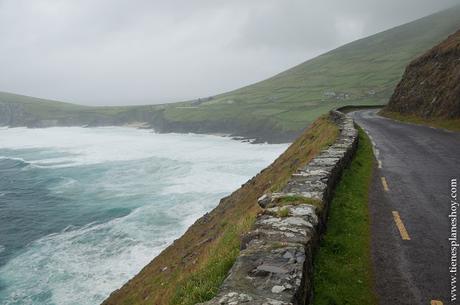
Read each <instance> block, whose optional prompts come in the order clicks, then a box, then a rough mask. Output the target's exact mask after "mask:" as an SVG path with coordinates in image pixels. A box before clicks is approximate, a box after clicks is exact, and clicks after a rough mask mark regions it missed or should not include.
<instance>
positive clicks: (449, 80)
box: [385, 30, 460, 119]
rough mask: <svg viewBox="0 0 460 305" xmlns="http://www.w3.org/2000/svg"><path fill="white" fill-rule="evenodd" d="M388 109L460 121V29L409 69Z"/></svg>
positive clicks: (416, 60) (411, 64) (419, 58)
mask: <svg viewBox="0 0 460 305" xmlns="http://www.w3.org/2000/svg"><path fill="white" fill-rule="evenodd" d="M385 110H387V111H392V112H399V113H402V114H413V115H417V116H420V117H423V118H449V119H453V118H460V30H459V31H457V32H456V33H455V34H453V35H451V36H449V37H448V38H447V39H446V40H444V41H443V42H441V43H440V44H439V45H437V46H435V47H434V48H432V49H431V50H429V51H428V52H426V53H425V54H423V55H422V56H420V57H418V58H417V59H415V60H414V61H412V62H411V63H410V64H409V65H408V66H407V68H406V71H405V73H404V75H403V77H402V80H401V81H400V83H399V84H398V85H397V87H396V89H395V91H394V93H393V95H392V97H391V99H390V101H389V103H388V106H387V107H386V109H385Z"/></svg>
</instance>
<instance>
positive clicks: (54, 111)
mask: <svg viewBox="0 0 460 305" xmlns="http://www.w3.org/2000/svg"><path fill="white" fill-rule="evenodd" d="M459 15H460V6H456V7H453V8H451V9H448V10H445V11H442V12H439V13H436V14H432V15H430V16H427V17H424V18H421V19H418V20H415V21H413V22H409V23H407V24H403V25H400V26H397V27H395V28H392V29H389V30H386V31H383V32H381V33H377V34H375V35H372V36H369V37H366V38H363V39H359V40H357V41H354V42H351V43H349V44H346V45H344V46H341V47H338V48H336V49H334V50H331V51H329V52H327V53H324V54H322V55H320V56H318V57H316V58H313V59H310V60H308V61H305V62H303V63H301V64H299V65H297V66H295V67H293V68H291V69H288V70H286V71H284V72H282V73H279V74H277V75H275V76H273V77H271V78H268V79H266V80H263V81H261V82H258V83H255V84H252V85H249V86H246V87H243V88H240V89H237V90H234V91H231V92H227V93H223V94H218V95H215V96H211V97H202V98H199V99H196V100H192V101H185V102H180V103H171V104H162V105H146V106H126V107H85V106H81V105H74V104H69V103H60V102H56V101H47V100H43V99H37V98H30V97H24V96H18V95H14V94H7V93H1V92H0V125H4V126H5V125H6V126H28V127H46V126H107V125H124V124H129V123H133V122H143V123H146V124H144V125H148V126H150V127H151V128H153V129H155V130H156V131H157V132H194V133H225V134H231V135H234V136H241V137H246V138H254V139H256V140H257V141H259V142H260V141H267V142H270V143H276V142H290V141H292V140H294V139H295V138H296V137H297V136H298V135H300V134H301V132H302V130H303V129H304V128H305V126H307V125H308V124H311V123H312V122H313V121H314V120H315V119H316V118H317V117H318V116H320V115H322V114H325V113H327V112H328V111H330V110H331V109H335V108H337V107H341V106H345V105H349V104H353V105H376V104H383V103H385V102H386V101H387V100H388V98H389V97H390V96H391V94H392V93H393V91H394V88H395V86H396V84H397V82H398V81H399V80H400V78H401V75H402V74H403V72H404V68H405V67H406V66H407V64H408V63H409V62H410V61H411V60H413V59H414V58H416V57H417V56H419V55H420V54H422V52H424V51H425V50H426V49H427V48H429V47H431V46H433V45H435V44H437V43H439V42H440V41H442V40H443V39H445V38H446V37H447V36H448V35H449V34H451V33H452V32H454V31H455V30H457V29H458V28H460V18H458V16H459Z"/></svg>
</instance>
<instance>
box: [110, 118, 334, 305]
mask: <svg viewBox="0 0 460 305" xmlns="http://www.w3.org/2000/svg"><path fill="white" fill-rule="evenodd" d="M337 135H338V128H337V126H336V125H335V123H334V122H333V121H332V120H331V119H330V118H329V117H321V118H320V119H318V120H317V121H315V122H314V123H313V124H312V126H311V127H310V128H309V129H307V130H305V131H304V132H303V133H302V135H301V136H300V137H299V138H298V139H297V140H296V141H295V142H294V143H293V144H292V145H291V146H290V147H289V148H288V149H287V150H286V151H285V152H284V153H283V154H282V155H281V156H280V157H279V158H278V159H276V160H275V161H274V162H273V164H271V165H270V166H269V167H267V168H266V169H264V170H262V171H261V172H260V173H259V174H258V175H256V176H255V177H254V178H252V179H250V180H249V181H248V182H246V183H245V184H244V185H242V186H241V188H240V189H238V190H236V191H235V192H234V193H232V194H231V195H230V196H228V197H225V198H223V199H222V200H221V201H220V203H219V205H218V206H217V207H216V208H215V209H214V210H213V211H211V212H210V213H208V214H206V215H204V216H203V217H202V218H200V219H199V220H197V221H196V222H195V223H194V224H193V225H192V226H191V227H190V228H189V229H188V230H187V232H186V233H185V234H184V235H183V236H181V237H180V238H179V239H177V240H176V241H175V242H174V243H173V244H172V245H170V246H169V247H168V248H166V249H165V250H164V251H163V252H162V253H161V254H160V255H159V256H157V257H155V258H154V259H153V260H152V262H151V263H149V264H148V265H147V266H146V267H145V268H144V269H143V270H142V271H141V272H140V273H139V274H138V275H136V276H135V277H134V278H133V279H131V280H130V281H129V282H127V283H126V284H125V285H124V286H123V287H121V288H120V289H119V290H117V291H115V292H113V293H112V295H111V296H110V297H109V298H108V299H107V300H106V301H105V302H104V303H103V304H104V305H121V304H134V305H135V304H195V303H198V302H200V301H203V300H208V299H210V298H211V297H212V296H213V295H214V294H215V293H216V292H217V291H218V289H219V286H220V284H221V283H222V281H223V280H224V278H225V277H226V276H227V272H228V270H229V269H230V268H231V267H232V265H233V263H234V261H235V259H236V257H237V255H238V253H239V249H240V237H241V235H243V234H244V233H247V232H248V231H249V230H250V228H251V227H252V225H253V224H254V221H255V219H256V215H257V214H258V213H260V212H261V211H262V210H261V208H260V207H259V205H258V202H257V199H258V198H259V197H260V196H262V195H263V194H264V193H267V192H276V191H281V190H282V188H283V187H284V186H285V185H286V184H287V183H288V180H289V179H290V177H291V175H292V174H293V173H294V172H295V171H297V169H298V168H300V167H302V166H304V165H306V164H307V163H309V162H310V161H311V160H312V159H313V158H314V157H315V156H316V155H317V154H318V153H319V152H320V151H321V150H322V149H323V148H324V147H327V146H329V145H330V144H331V143H333V142H334V140H335V139H336V137H337Z"/></svg>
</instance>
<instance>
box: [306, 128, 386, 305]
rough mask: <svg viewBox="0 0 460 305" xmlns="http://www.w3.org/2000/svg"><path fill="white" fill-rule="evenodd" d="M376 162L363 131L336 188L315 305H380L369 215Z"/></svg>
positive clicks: (319, 256)
mask: <svg viewBox="0 0 460 305" xmlns="http://www.w3.org/2000/svg"><path fill="white" fill-rule="evenodd" d="M373 162H374V157H373V154H372V147H371V144H370V141H369V139H368V138H367V136H366V135H365V133H364V132H363V131H362V130H361V129H360V130H359V146H358V150H357V153H356V156H355V158H354V160H353V161H352V163H351V165H350V167H349V168H347V169H346V170H345V171H344V173H343V176H342V179H341V181H340V183H339V184H338V186H337V188H336V191H335V195H334V198H333V200H332V203H331V207H330V214H329V220H328V228H327V231H326V233H325V235H324V238H323V239H322V241H321V244H320V249H319V251H318V254H317V255H316V257H315V260H314V270H315V271H314V283H313V291H314V302H313V304H314V305H347V304H349V305H372V304H377V301H376V296H375V294H374V292H373V274H372V265H371V257H370V225H369V213H368V189H369V186H370V183H371V177H372V168H373Z"/></svg>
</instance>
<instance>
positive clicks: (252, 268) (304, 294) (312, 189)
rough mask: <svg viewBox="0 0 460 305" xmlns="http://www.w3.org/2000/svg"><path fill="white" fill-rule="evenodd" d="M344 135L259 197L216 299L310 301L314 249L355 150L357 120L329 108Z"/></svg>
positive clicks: (273, 303) (232, 304) (233, 302)
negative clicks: (256, 211) (255, 213)
mask: <svg viewBox="0 0 460 305" xmlns="http://www.w3.org/2000/svg"><path fill="white" fill-rule="evenodd" d="M330 116H331V118H332V119H333V120H334V121H335V122H336V123H337V125H338V126H339V128H340V135H339V137H338V139H337V140H336V141H335V143H334V144H332V145H331V146H330V147H328V148H327V149H325V150H323V151H322V152H321V153H320V154H319V155H318V156H317V157H315V158H314V159H313V160H312V161H311V162H310V163H309V164H307V165H306V166H305V167H303V168H300V169H298V171H297V172H296V173H294V174H293V175H292V177H291V179H290V180H289V181H288V183H287V185H286V186H285V187H284V188H283V190H282V191H281V192H279V193H272V194H265V195H263V196H262V197H261V198H260V199H259V205H260V206H261V207H262V208H263V209H264V211H263V212H262V213H261V214H259V215H258V216H257V218H256V221H255V224H254V226H253V228H252V231H250V232H249V233H248V234H246V235H245V236H244V237H243V240H242V245H241V252H240V255H239V256H238V258H237V259H236V262H235V264H234V265H233V267H232V268H231V270H230V272H229V275H228V276H227V278H226V279H225V281H224V283H223V284H222V286H221V287H220V290H219V292H218V294H217V296H216V297H215V298H213V299H212V300H210V301H208V302H206V303H202V304H203V305H205V304H206V305H216V304H229V305H237V304H260V305H262V304H264V305H269V304H270V305H288V304H296V305H297V304H310V301H311V298H312V276H313V270H312V269H313V254H314V253H315V251H316V249H317V248H318V245H319V236H320V234H321V233H322V232H323V231H324V230H325V223H326V219H327V212H328V210H329V203H330V201H331V197H332V192H333V189H334V187H335V185H336V183H337V181H338V179H339V178H340V175H341V173H342V170H343V169H344V168H345V167H346V166H347V165H348V164H349V163H350V161H351V159H352V157H353V154H354V152H355V150H356V146H357V142H358V132H357V130H356V129H355V127H354V124H353V120H352V119H351V118H350V117H349V116H347V115H345V114H343V113H341V112H338V111H331V112H330Z"/></svg>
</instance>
